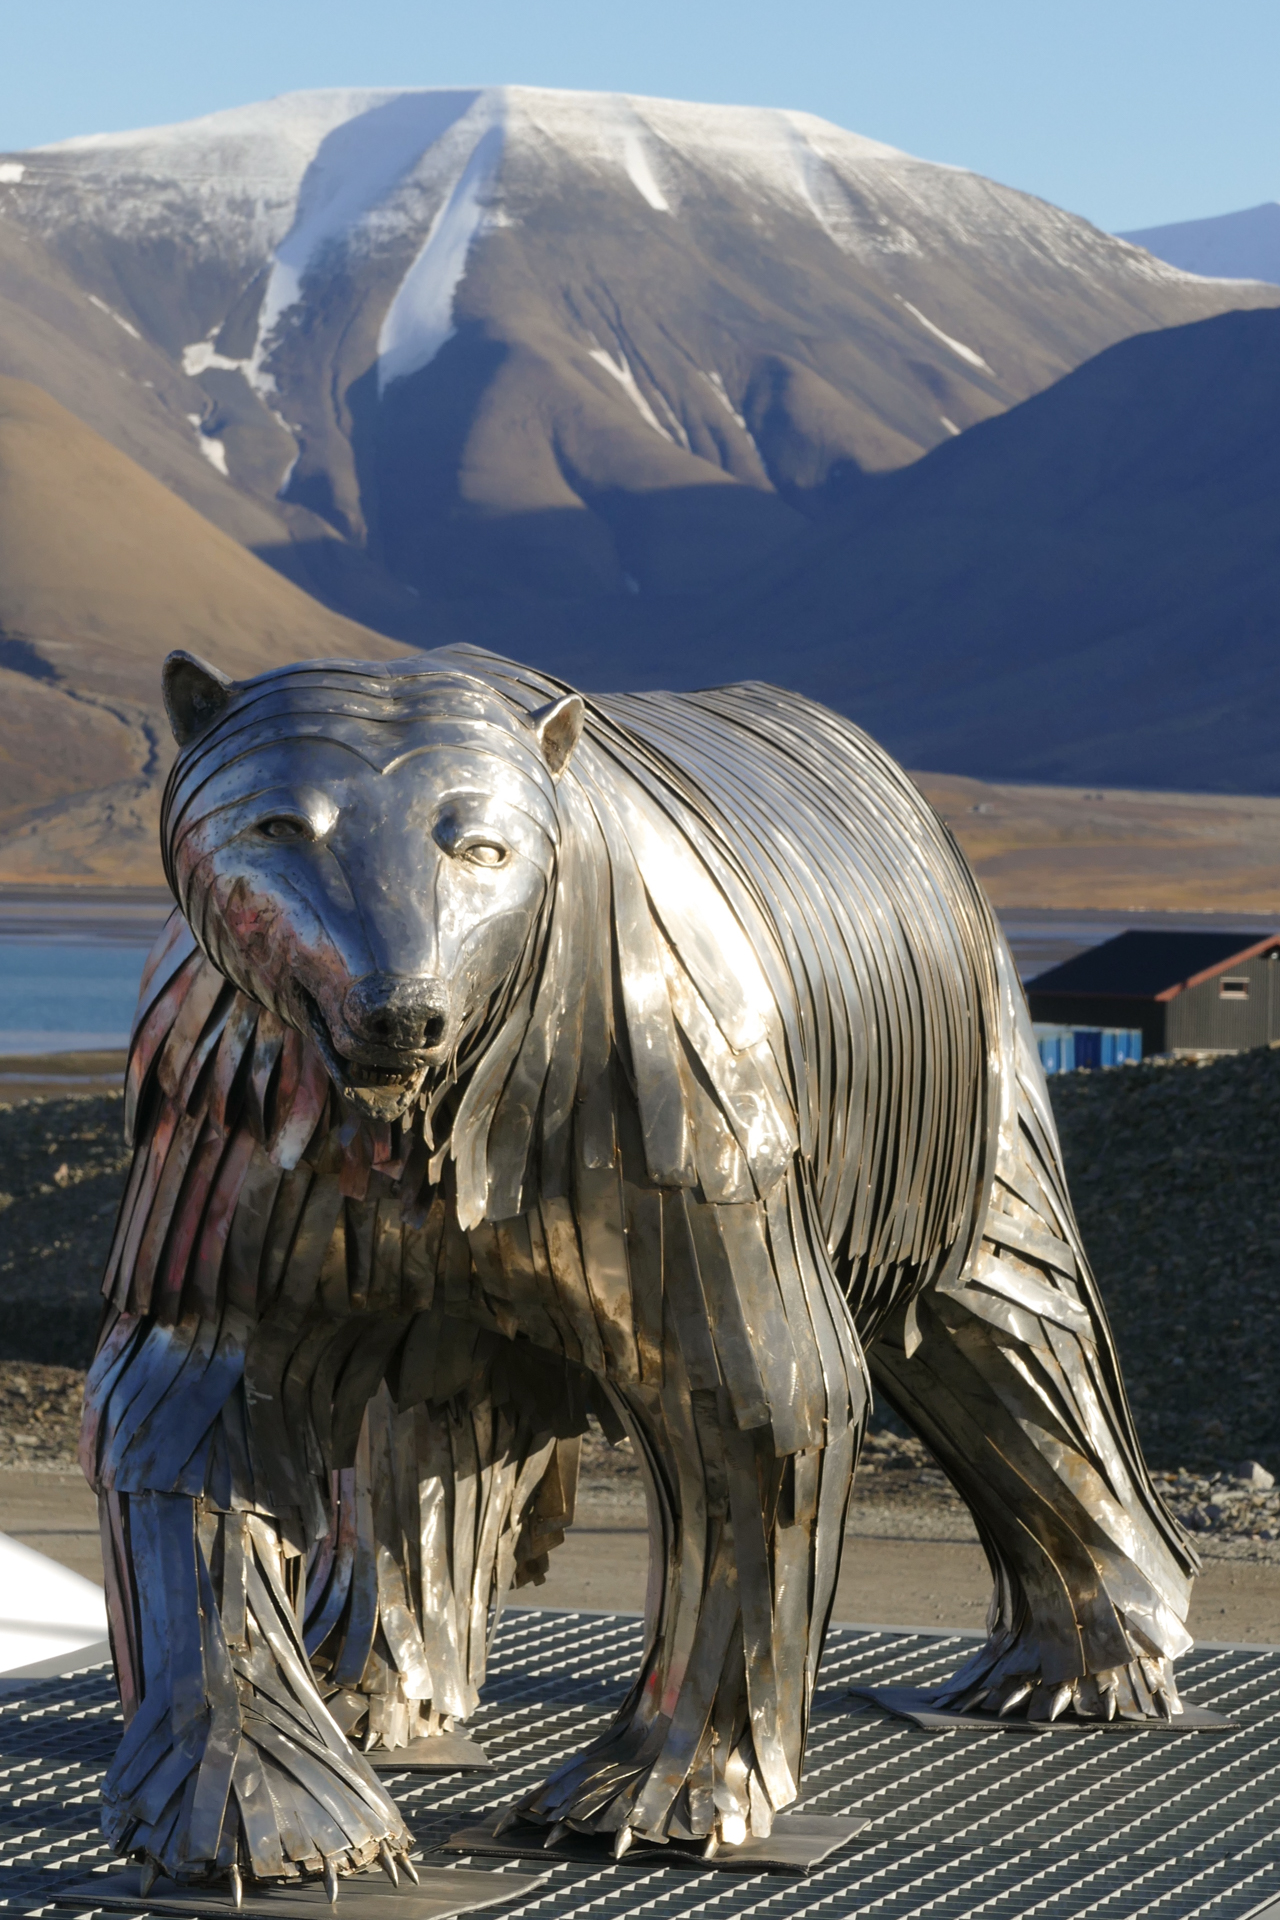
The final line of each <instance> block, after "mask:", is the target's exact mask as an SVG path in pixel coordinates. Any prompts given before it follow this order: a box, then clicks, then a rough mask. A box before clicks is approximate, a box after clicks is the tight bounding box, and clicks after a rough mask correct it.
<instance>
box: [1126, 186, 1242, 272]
mask: <svg viewBox="0 0 1280 1920" xmlns="http://www.w3.org/2000/svg"><path fill="white" fill-rule="evenodd" d="M1120 238H1121V239H1122V240H1130V241H1132V243H1133V245H1134V246H1135V247H1145V248H1146V249H1147V250H1148V252H1150V253H1153V254H1155V256H1156V258H1157V259H1158V260H1166V261H1168V263H1169V264H1170V266H1174V267H1181V268H1182V269H1183V270H1184V271H1185V272H1187V273H1198V274H1207V275H1210V276H1212V277H1215V278H1221V279H1227V280H1266V281H1270V282H1271V283H1272V284H1273V285H1280V202H1277V201H1275V200H1266V201H1264V202H1263V204H1262V205H1261V206H1260V207H1245V208H1243V209H1242V210H1241V211H1240V212H1239V213H1220V214H1215V215H1214V216H1212V217H1211V218H1209V219H1207V220H1176V221H1174V222H1173V223H1172V225H1170V226H1166V227H1144V228H1142V229H1141V230H1140V231H1138V232H1135V233H1122V234H1121V235H1120Z"/></svg>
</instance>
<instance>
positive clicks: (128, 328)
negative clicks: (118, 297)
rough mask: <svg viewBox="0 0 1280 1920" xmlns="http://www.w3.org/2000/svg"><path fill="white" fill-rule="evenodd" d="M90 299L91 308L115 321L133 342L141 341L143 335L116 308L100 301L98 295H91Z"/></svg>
mask: <svg viewBox="0 0 1280 1920" xmlns="http://www.w3.org/2000/svg"><path fill="white" fill-rule="evenodd" d="M88 298H89V305H90V306H91V307H96V308H97V309H98V312H99V313H105V314H106V316H107V318H108V320H114V321H115V323H116V325H117V326H118V327H119V328H121V329H122V331H123V332H125V333H127V334H128V335H129V338H130V339H131V340H141V338H142V335H141V334H140V333H139V332H138V329H137V328H136V327H135V326H134V325H133V323H132V322H131V321H129V320H126V319H125V317H124V315H123V314H122V313H117V312H116V310H115V308H114V307H109V306H108V305H107V303H106V301H105V300H99V298H98V296H97V294H96V293H91V294H90V295H89V296H88Z"/></svg>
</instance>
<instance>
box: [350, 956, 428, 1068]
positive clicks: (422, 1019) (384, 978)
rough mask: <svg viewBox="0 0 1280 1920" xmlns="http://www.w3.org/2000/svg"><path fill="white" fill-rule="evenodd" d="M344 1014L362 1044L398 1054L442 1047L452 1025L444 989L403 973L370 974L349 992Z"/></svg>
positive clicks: (357, 982)
mask: <svg viewBox="0 0 1280 1920" xmlns="http://www.w3.org/2000/svg"><path fill="white" fill-rule="evenodd" d="M342 1011H343V1016H344V1018H345V1020H346V1023H347V1025H348V1027H350V1029H351V1031H352V1033H354V1034H355V1036H356V1038H357V1039H358V1040H363V1041H364V1042H365V1043H366V1044H367V1045H369V1046H374V1047H390V1048H393V1049H394V1050H395V1051H396V1052H398V1053H423V1052H429V1051H430V1049H431V1048H432V1047H438V1046H439V1044H440V1042H441V1041H442V1040H443V1039H444V1035H445V1029H446V1027H447V1026H448V1023H449V999H448V995H447V994H446V992H445V990H444V988H443V987H442V986H440V984H439V983H438V982H437V981H435V980H416V979H414V978H413V977H412V976H411V975H407V974H403V973H367V974H366V975H365V976H364V978H363V980H357V981H356V982H355V984H354V986H352V987H351V988H350V989H349V990H348V993H347V997H346V999H345V1000H344V1002H343V1006H342Z"/></svg>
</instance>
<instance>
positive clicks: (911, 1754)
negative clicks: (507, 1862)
mask: <svg viewBox="0 0 1280 1920" xmlns="http://www.w3.org/2000/svg"><path fill="white" fill-rule="evenodd" d="M640 1637H641V1628H640V1622H639V1621H638V1620H636V1619H634V1618H632V1617H630V1616H627V1615H617V1614H595V1615H591V1614H581V1613H578V1614H575V1613H553V1612H549V1611H542V1612H539V1611H527V1612H526V1611H521V1612H512V1613H510V1614H509V1615H508V1616H507V1617H506V1619H505V1621H504V1622H503V1625H502V1627H501V1629H500V1632H499V1635H498V1641H497V1651H496V1657H495V1660H494V1663H493V1669H492V1674H491V1679H490V1683H489V1686H488V1689H487V1695H486V1701H485V1705H484V1707H483V1708H482V1710H481V1712H480V1713H479V1714H478V1715H477V1717H476V1721H475V1724H474V1727H473V1728H472V1729H471V1730H472V1731H474V1733H475V1734H476V1737H477V1738H479V1739H480V1740H482V1741H483V1742H484V1744H485V1746H486V1747H487V1748H488V1750H489V1754H490V1757H491V1759H492V1760H493V1761H494V1763H495V1771H494V1772H492V1773H488V1774H474V1773H471V1774H455V1775H449V1776H443V1777H442V1776H439V1775H437V1776H434V1777H430V1776H424V1775H422V1774H413V1773H405V1774H401V1775H399V1776H397V1775H396V1774H394V1773H392V1772H387V1773H384V1775H383V1778H384V1780H385V1781H386V1782H387V1783H388V1785H389V1786H390V1788H391V1791H392V1792H393V1793H394V1794H395V1796H396V1798H397V1800H398V1801H399V1804H400V1807H401V1809H402V1810H403V1812H404V1815H405V1818H406V1819H407V1821H408V1822H409V1825H410V1827H411V1828H412V1829H413V1831H414V1832H415V1834H416V1836H417V1839H418V1841H419V1843H420V1844H421V1845H422V1846H423V1847H432V1846H436V1845H438V1844H440V1843H441V1842H442V1841H443V1840H445V1839H446V1838H447V1836H448V1835H449V1833H451V1832H452V1831H454V1830H455V1829H456V1828H458V1827H461V1826H464V1825H467V1824H469V1823H473V1822H475V1821H477V1820H479V1819H482V1818H483V1817H484V1816H485V1815H486V1814H487V1813H490V1812H492V1811H494V1810H496V1809H498V1808H500V1807H502V1806H504V1805H506V1804H507V1803H508V1802H510V1801H511V1800H512V1799H514V1798H515V1796H516V1795H517V1794H518V1793H519V1792H521V1791H522V1790H524V1789H525V1788H526V1787H528V1786H531V1785H532V1784H533V1783H534V1782H535V1780H536V1779H537V1778H538V1777H539V1776H540V1775H542V1774H543V1773H545V1772H546V1770H547V1769H548V1767H549V1766H550V1765H551V1763H552V1762H553V1761H554V1760H555V1759H556V1758H557V1757H558V1756H560V1755H561V1754H565V1753H568V1752H570V1751H572V1750H573V1749H574V1748H575V1747H577V1746H579V1745H581V1743H582V1742H583V1740H584V1739H585V1738H586V1737H587V1736H588V1734H589V1733H590V1732H591V1731H593V1730H594V1729H596V1728H597V1727H599V1726H601V1725H603V1724H604V1722H605V1721H606V1719H607V1716H608V1713H609V1710H610V1707H611V1705H612V1704H613V1702H614V1701H615V1700H616V1699H617V1697H618V1695H619V1694H620V1692H621V1691H622V1689H623V1686H624V1684H625V1682H627V1681H628V1680H629V1679H630V1677H631V1675H632V1673H633V1672H634V1669H635V1666H636V1662H637V1660H638V1657H639V1651H640ZM969 1644H970V1643H969V1642H968V1640H967V1637H966V1638H962V1637H960V1636H956V1635H940V1634H925V1633H908V1632H898V1631H894V1630H892V1629H887V1628H886V1629H873V1628H855V1627H839V1628H835V1629H833V1631H832V1634H831V1639H830V1643H829V1647H828V1652H827V1656H826V1660H825V1663H824V1665H823V1670H822V1687H821V1690H820V1692H819V1695H818V1700H817V1704H816V1710H815V1715H814V1725H813V1732H812V1736H811V1739H810V1743H809V1757H808V1767H807V1770H806V1773H805V1779H804V1789H803V1794H802V1797H801V1802H800V1804H801V1806H803V1807H804V1808H805V1809H806V1810H808V1811H811V1812H815V1813H824V1812H825V1813H839V1814H858V1813H860V1814H863V1815H866V1816H867V1817H868V1819H869V1821H870V1824H869V1826H868V1827H867V1828H866V1830H865V1832H863V1833H862V1834H860V1835H859V1836H858V1838H857V1839H856V1840H855V1841H854V1842H853V1843H852V1845H851V1846H850V1847H849V1849H848V1850H847V1851H846V1852H843V1853H841V1854H840V1855H839V1856H837V1857H836V1858H835V1859H834V1860H832V1861H831V1862H829V1863H828V1864H827V1865H825V1866H823V1867H821V1868H819V1869H818V1870H817V1871H815V1872H814V1873H812V1874H810V1875H809V1876H808V1877H807V1878H803V1879H798V1878H797V1879H780V1878H778V1877H776V1876H774V1875H765V1874H759V1875H754V1874H753V1875H749V1876H744V1875H741V1874H738V1875H729V1874H723V1873H718V1872H714V1871H712V1870H710V1869H708V1868H705V1867H702V1866H700V1865H698V1866H691V1865H687V1864H674V1863H672V1864H668V1863H667V1861H665V1860H663V1859H655V1857H654V1856H653V1855H652V1854H647V1855H645V1856H643V1857H642V1858H641V1859H637V1858H636V1857H635V1855H634V1854H632V1855H631V1856H629V1857H628V1858H627V1859H625V1860H623V1861H621V1862H619V1863H617V1864H612V1863H610V1864H605V1863H603V1862H602V1863H600V1864H596V1863H594V1862H593V1863H586V1864H584V1863H582V1862H568V1861H565V1862H558V1863H556V1864H555V1865H554V1866H553V1867H552V1871H551V1877H550V1879H549V1880H548V1881H547V1882H546V1883H545V1884H544V1885H543V1886H542V1887H540V1888H539V1890H538V1893H537V1895H536V1896H535V1897H533V1898H530V1899H528V1900H526V1901H525V1902H524V1904H523V1905H520V1904H514V1903H513V1904H512V1905H511V1906H510V1907H498V1908H496V1909H494V1913H495V1920H508V1916H509V1917H510V1920H514V1917H515V1916H516V1915H517V1914H518V1915H520V1916H522V1920H523V1917H524V1916H528V1917H529V1920H534V1916H536V1920H578V1916H582V1920H587V1917H588V1916H589V1917H590V1920H624V1916H632V1915H635V1916H641V1915H643V1916H644V1920H665V1917H666V1916H668V1915H670V1916H672V1920H675V1916H684V1915H687V1914H691V1913H697V1914H705V1915H708V1916H709V1917H710V1920H743V1917H745V1916H747V1915H750V1916H752V1920H756V1916H759V1920H801V1916H804V1917H805V1920H807V1917H808V1916H810V1915H813V1916H815V1920H818V1916H823V1917H824V1920H825V1917H826V1916H830V1917H831V1920H853V1917H854V1916H860V1915H864V1914H872V1913H874V1914H875V1915H876V1916H877V1920H914V1916H917V1915H924V1914H926V1913H927V1914H928V1915H929V1916H930V1920H961V1916H965V1920H968V1917H969V1916H974V1915H983V1916H987V1917H988V1920H1013V1916H1023V1915H1027V1916H1030V1915H1036V1916H1044V1920H1067V1916H1071V1920H1075V1917H1076V1916H1083V1915H1094V1914H1097V1915H1099V1916H1101V1920H1138V1916H1145V1915H1153V1916H1158V1917H1159V1920H1198V1916H1200V1915H1202V1914H1203V1915H1209V1914H1212V1915H1213V1916H1214V1920H1245V1916H1246V1915H1256V1914H1258V1912H1259V1909H1261V1908H1263V1907H1265V1906H1266V1905H1267V1904H1268V1903H1269V1902H1271V1901H1280V1651H1278V1650H1274V1649H1269V1648H1261V1647H1229V1648H1204V1649H1202V1650H1200V1651H1198V1652H1197V1653H1195V1654H1193V1655H1192V1656H1191V1658H1190V1659H1188V1660H1187V1661H1186V1662H1185V1663H1184V1664H1183V1666H1182V1668H1181V1678H1182V1680H1183V1683H1184V1685H1185V1687H1186V1688H1187V1689H1188V1690H1189V1696H1190V1698H1191V1699H1193V1700H1195V1701H1196V1702H1197V1703H1198V1704H1200V1705H1203V1706H1212V1707H1219V1708H1222V1709H1224V1710H1226V1711H1228V1712H1230V1713H1231V1714H1232V1715H1233V1716H1234V1722H1233V1724H1232V1725H1231V1726H1229V1727H1227V1728H1224V1729H1222V1730H1220V1731H1204V1730H1201V1731H1198V1732H1191V1733H1186V1734H1181V1733H1173V1732H1155V1733H1146V1732H1144V1731H1142V1730H1140V1729H1134V1730H1128V1729H1124V1730H1121V1729H1116V1728H1108V1729H1081V1730H1079V1731H1078V1732H1075V1731H1072V1732H1058V1733H1056V1734H1054V1735H1052V1736H1048V1735H1045V1734H1039V1733H1034V1732H1031V1731H1016V1730H1009V1729H980V1730H973V1731H970V1730H967V1729H965V1730H961V1729H951V1730H947V1731H945V1732H944V1731H939V1732H925V1731H923V1730H922V1729H920V1728H918V1727H916V1726H913V1725H911V1724H910V1723H908V1722H906V1721H902V1720H896V1719H893V1718H891V1717H890V1716H889V1715H888V1714H886V1713H883V1712H882V1711H880V1710H879V1709H877V1708H873V1707H869V1706H866V1705H863V1704H860V1703H857V1702H850V1701H849V1700H848V1699H847V1698H846V1697H845V1690H846V1689H847V1688H848V1687H850V1686H854V1685H859V1684H867V1683H873V1682H878V1683H880V1684H884V1685H895V1684H896V1685H899V1686H918V1685H923V1684H927V1683H928V1682H930V1681H933V1680H935V1679H939V1678H941V1677H942V1676H943V1675H944V1674H946V1673H947V1672H949V1671H951V1670H952V1669H953V1668H954V1667H955V1666H956V1665H957V1664H958V1662H959V1660H960V1659H961V1658H962V1657H963V1656H964V1654H965V1653H966V1652H967V1651H968V1649H969ZM118 1737H119V1719H118V1710H117V1706H116V1701H115V1695H114V1689H113V1686H112V1681H111V1677H110V1671H109V1669H104V1668H93V1669H91V1670H89V1671H87V1672H86V1673H83V1674H80V1675H77V1676H74V1677H73V1678H71V1679H60V1680H42V1681H38V1682H34V1683H32V1685H31V1686H30V1689H29V1691H28V1692H27V1693H25V1694H24V1695H22V1696H19V1697H16V1698H11V1699H6V1700H4V1701H0V1796H2V1800H0V1905H3V1906H4V1907H6V1908H8V1909H9V1910H10V1911H11V1912H12V1913H14V1914H30V1913H39V1912H41V1911H42V1910H43V1909H45V1908H46V1907H47V1906H48V1903H49V1901H50V1900H51V1898H52V1891H53V1885H54V1876H55V1875H56V1876H59V1877H65V1878H66V1879H68V1880H70V1879H73V1878H77V1877H80V1876H82V1875H84V1874H85V1873H86V1872H87V1871H88V1870H89V1869H90V1868H91V1867H93V1866H95V1865H98V1864H101V1863H103V1862H105V1861H106V1859H107V1858H108V1856H107V1852H106V1849H105V1847H104V1846H103V1845H102V1843H101V1841H100V1839H99V1837H98V1834H97V1830H96V1820H97V1805H96V1803H97V1788H98V1782H99V1780H100V1779H101V1776H102V1772H103V1769H104V1766H105V1764H106V1761H107V1759H108V1757H109V1755H110V1754H111V1752H112V1750H113V1749H114V1746H115V1742H116V1740H117V1738H118ZM453 1857H455V1856H443V1857H439V1856H438V1857H437V1861H434V1862H433V1864H441V1865H443V1864H445V1863H446V1861H447V1860H448V1859H450V1858H453ZM458 1864H459V1865H464V1866H468V1867H475V1868H479V1869H484V1868H487V1869H488V1870H490V1871H494V1872H499V1873H500V1872H503V1871H506V1870H507V1869H506V1867H505V1866H500V1865H497V1864H496V1863H494V1862H492V1861H485V1860H482V1859H479V1858H474V1859H469V1858H466V1857H463V1858H461V1859H459V1860H458ZM50 1911H52V1910H51V1909H50ZM342 1911H343V1908H342V1904H341V1903H340V1904H339V1915H341V1913H342ZM358 1911H359V1910H358V1908H357V1905H356V1898H355V1897H352V1898H350V1901H349V1908H348V1920H357V1917H358ZM1268 1920H1270V1916H1269V1917H1268ZM1276 1920H1280V1906H1277V1909H1276Z"/></svg>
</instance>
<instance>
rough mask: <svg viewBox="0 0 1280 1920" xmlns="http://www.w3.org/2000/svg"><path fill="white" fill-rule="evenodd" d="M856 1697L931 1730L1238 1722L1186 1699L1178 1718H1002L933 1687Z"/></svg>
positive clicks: (1149, 1727)
mask: <svg viewBox="0 0 1280 1920" xmlns="http://www.w3.org/2000/svg"><path fill="white" fill-rule="evenodd" d="M849 1691H850V1693H851V1694H852V1696H853V1698H854V1699H855V1700H869V1701H870V1702H871V1704H872V1705H873V1706H876V1707H884V1708H885V1709H886V1711H887V1712H889V1713H896V1714H897V1716H898V1718H899V1719H900V1720H913V1721H914V1722H915V1724H916V1726H918V1727H928V1728H929V1729H931V1730H934V1729H937V1728H939V1727H999V1728H1000V1729H1001V1730H1002V1731H1004V1732H1011V1733H1065V1732H1068V1731H1070V1732H1072V1733H1079V1732H1080V1731H1081V1729H1082V1728H1085V1727H1087V1728H1090V1729H1093V1728H1096V1729H1098V1731H1100V1732H1103V1733H1106V1732H1115V1731H1120V1732H1128V1733H1133V1732H1135V1731H1136V1732H1139V1733H1189V1732H1191V1730H1192V1729H1193V1728H1195V1729H1199V1730H1201V1731H1207V1730H1209V1729H1212V1728H1214V1727H1230V1726H1233V1725H1234V1722H1233V1721H1232V1719H1231V1717H1230V1716H1229V1715H1228V1714H1225V1713H1215V1712H1214V1711H1213V1709H1212V1708H1211V1707H1193V1706H1191V1705H1190V1704H1189V1703H1188V1702H1186V1701H1184V1702H1183V1711H1182V1712H1181V1713H1180V1714H1179V1715H1178V1717H1177V1719H1176V1720H1123V1719H1120V1718H1119V1717H1117V1718H1116V1719H1114V1720H1081V1719H1079V1718H1078V1717H1077V1716H1076V1715H1075V1714H1066V1713H1063V1714H1059V1716H1058V1718H1057V1719H1056V1720H1028V1719H1027V1718H1026V1716H1025V1715H1023V1717H1022V1718H1021V1719H1015V1718H1014V1716H1013V1715H1012V1714H1010V1715H1009V1716H1008V1718H1007V1719H1004V1720H1001V1719H1000V1718H999V1716H998V1715H996V1714H994V1713H982V1712H981V1711H980V1710H979V1709H977V1708H974V1709H973V1710H972V1711H971V1712H969V1713H955V1712H953V1711H952V1710H951V1709H950V1708H948V1707H935V1706H934V1704H933V1702H934V1700H935V1698H936V1689H935V1688H932V1687H851V1688H850V1689H849Z"/></svg>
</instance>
